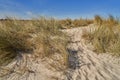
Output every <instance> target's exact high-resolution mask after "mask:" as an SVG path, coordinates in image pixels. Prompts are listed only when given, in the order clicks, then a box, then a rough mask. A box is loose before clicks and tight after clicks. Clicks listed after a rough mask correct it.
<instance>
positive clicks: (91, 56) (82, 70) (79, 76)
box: [66, 27, 120, 80]
mask: <svg viewBox="0 0 120 80" xmlns="http://www.w3.org/2000/svg"><path fill="white" fill-rule="evenodd" d="M85 29H86V30H88V27H82V28H74V29H69V30H66V32H67V33H68V35H70V36H71V43H70V44H69V45H68V49H69V50H68V51H69V52H70V57H69V62H70V64H69V66H70V69H69V70H68V72H67V80H120V64H119V63H120V59H117V58H114V57H112V56H110V55H108V54H100V55H97V54H96V53H94V52H93V51H92V50H90V49H89V47H88V46H87V45H85V44H84V43H85V42H84V40H83V39H82V38H81V35H82V33H83V31H85Z"/></svg>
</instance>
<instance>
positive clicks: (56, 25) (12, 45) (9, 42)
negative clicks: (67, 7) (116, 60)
mask: <svg viewBox="0 0 120 80" xmlns="http://www.w3.org/2000/svg"><path fill="white" fill-rule="evenodd" d="M90 24H94V25H95V31H92V32H90V33H87V32H86V33H85V34H83V37H84V38H85V37H86V36H87V38H88V39H89V41H90V42H91V43H92V45H93V46H94V48H95V50H94V51H96V52H97V53H106V52H109V53H111V54H112V55H116V56H120V31H119V30H120V24H119V20H118V19H117V18H114V17H113V16H109V17H108V18H102V17H101V16H99V15H96V16H95V17H94V19H82V18H80V19H75V20H72V19H69V18H68V19H64V20H57V19H54V18H45V17H41V18H39V19H32V20H18V19H14V18H7V19H5V20H1V21H0V59H1V60H0V66H2V65H7V64H8V63H10V62H11V61H13V60H14V59H16V57H17V56H18V55H20V54H21V53H26V54H35V55H36V56H37V57H40V58H44V57H50V58H51V56H52V55H53V54H56V53H58V54H60V55H61V56H62V57H63V59H64V60H61V61H60V63H61V64H62V65H67V64H68V61H67V58H68V52H67V44H68V36H67V35H66V34H65V33H63V32H62V29H67V28H75V27H81V26H82V27H83V26H89V25H90Z"/></svg>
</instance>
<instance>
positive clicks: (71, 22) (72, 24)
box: [59, 18, 93, 28]
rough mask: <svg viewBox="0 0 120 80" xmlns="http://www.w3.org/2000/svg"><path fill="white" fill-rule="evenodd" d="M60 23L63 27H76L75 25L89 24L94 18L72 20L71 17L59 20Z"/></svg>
mask: <svg viewBox="0 0 120 80" xmlns="http://www.w3.org/2000/svg"><path fill="white" fill-rule="evenodd" d="M59 23H60V24H61V28H75V27H81V26H88V25H89V24H92V23H93V20H92V19H82V18H80V19H75V20H72V19H70V18H68V19H65V20H59Z"/></svg>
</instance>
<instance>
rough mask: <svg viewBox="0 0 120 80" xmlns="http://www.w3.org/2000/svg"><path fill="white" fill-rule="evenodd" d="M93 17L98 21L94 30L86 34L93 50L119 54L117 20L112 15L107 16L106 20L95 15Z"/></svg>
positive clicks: (119, 27) (119, 40)
mask: <svg viewBox="0 0 120 80" xmlns="http://www.w3.org/2000/svg"><path fill="white" fill-rule="evenodd" d="M95 19H96V21H97V23H98V25H97V26H96V27H95V28H96V29H95V31H93V32H91V33H89V34H87V36H89V38H90V39H89V40H91V42H92V44H93V46H94V48H95V51H96V52H98V53H106V52H109V53H111V54H112V55H116V56H120V35H119V34H120V32H119V30H120V26H119V25H120V24H119V23H118V21H117V20H116V19H115V18H114V17H113V16H109V18H108V19H106V20H105V19H102V18H101V17H99V16H95Z"/></svg>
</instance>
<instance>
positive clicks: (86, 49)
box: [0, 25, 120, 80]
mask: <svg viewBox="0 0 120 80" xmlns="http://www.w3.org/2000/svg"><path fill="white" fill-rule="evenodd" d="M91 26H93V25H90V26H89V27H91ZM89 27H81V28H74V29H67V30H64V32H66V33H67V34H68V35H69V36H70V37H71V41H70V43H69V45H68V52H69V54H70V55H69V60H68V61H69V68H68V69H67V70H66V71H64V72H62V71H56V70H54V69H51V67H50V66H48V63H49V62H54V61H52V60H49V59H48V60H47V59H46V60H45V61H43V60H40V59H37V58H36V59H34V56H33V55H30V54H29V55H26V54H23V58H22V59H21V60H18V59H17V60H15V61H13V62H12V63H10V64H9V65H8V66H6V67H0V76H1V75H2V74H5V73H7V72H9V73H7V75H5V76H3V77H0V80H120V76H119V75H120V59H117V58H113V57H112V56H110V55H108V54H101V55H97V54H96V53H94V52H93V51H92V50H91V46H89V45H85V44H84V43H85V41H84V40H83V39H82V38H81V35H82V33H83V32H84V31H85V30H88V31H89ZM25 66H27V67H25ZM22 70H23V71H22Z"/></svg>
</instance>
